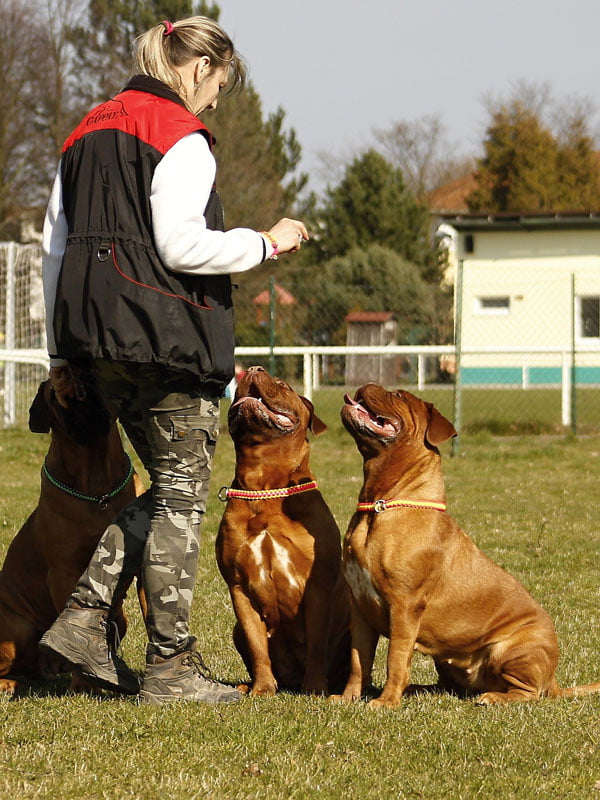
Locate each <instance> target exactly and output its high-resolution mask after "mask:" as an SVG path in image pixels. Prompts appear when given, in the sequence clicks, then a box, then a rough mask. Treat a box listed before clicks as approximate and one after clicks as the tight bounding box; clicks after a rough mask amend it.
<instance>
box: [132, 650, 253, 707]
mask: <svg viewBox="0 0 600 800" xmlns="http://www.w3.org/2000/svg"><path fill="white" fill-rule="evenodd" d="M241 697H242V695H241V694H240V693H239V692H238V690H237V689H234V688H233V686H227V685H226V684H224V683H219V681H216V680H215V679H214V678H212V677H211V676H210V670H209V669H208V667H207V666H206V665H205V663H204V661H203V660H202V657H201V655H200V653H198V652H197V651H196V650H195V648H194V647H192V648H191V649H190V650H185V651H184V652H183V653H178V654H177V655H176V656H172V657H171V658H161V657H160V656H157V655H151V656H148V658H147V660H146V671H145V672H144V678H143V681H142V689H141V691H140V702H141V703H147V704H148V705H154V706H158V705H162V704H163V703H173V702H177V701H187V702H189V703H211V704H214V703H235V702H236V701H237V700H239V699H240V698H241Z"/></svg>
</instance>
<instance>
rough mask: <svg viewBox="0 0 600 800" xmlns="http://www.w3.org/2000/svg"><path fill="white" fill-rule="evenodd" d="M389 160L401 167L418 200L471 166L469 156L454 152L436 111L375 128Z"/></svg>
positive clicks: (460, 174)
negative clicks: (385, 128)
mask: <svg viewBox="0 0 600 800" xmlns="http://www.w3.org/2000/svg"><path fill="white" fill-rule="evenodd" d="M375 136H376V138H377V140H378V141H379V143H380V144H381V146H382V148H383V154H384V155H385V156H386V157H387V158H388V159H389V161H390V162H391V163H392V164H393V165H394V166H395V167H398V168H399V169H400V170H402V174H403V176H404V180H405V181H406V184H407V186H408V187H409V189H410V190H411V192H412V193H413V195H414V196H415V198H416V199H417V200H419V201H420V202H425V201H426V199H427V196H428V195H429V194H430V193H431V192H433V191H434V190H435V189H438V188H439V187H440V186H443V185H444V184H446V183H449V182H450V181H453V180H455V179H456V178H461V177H462V176H463V175H465V174H467V173H469V172H470V171H471V169H472V161H473V159H471V158H470V157H467V156H464V155H460V154H458V155H457V147H456V145H452V144H450V142H448V140H447V138H446V126H445V125H444V123H443V122H442V121H441V119H440V117H439V115H438V114H430V115H427V116H424V117H421V118H420V119H416V120H403V121H400V122H396V123H395V124H394V125H393V126H392V128H390V129H389V130H379V131H375Z"/></svg>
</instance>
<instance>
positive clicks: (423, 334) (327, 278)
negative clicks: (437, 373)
mask: <svg viewBox="0 0 600 800" xmlns="http://www.w3.org/2000/svg"><path fill="white" fill-rule="evenodd" d="M308 272H309V275H310V280H306V275H304V276H303V279H302V280H299V281H298V282H297V284H296V285H295V286H293V291H294V293H295V294H296V295H297V297H298V299H299V300H300V302H301V304H303V305H304V306H305V307H306V309H307V312H306V319H305V323H304V331H303V338H304V340H305V341H307V342H309V343H311V344H323V343H327V344H345V341H346V324H345V317H346V315H347V314H348V313H349V312H350V311H355V310H360V311H392V312H394V313H395V314H396V316H397V319H398V340H399V342H410V343H411V344H416V343H420V342H423V341H431V323H432V320H431V315H430V309H431V308H432V305H433V295H434V294H435V293H436V291H437V290H436V288H435V287H433V286H431V285H430V284H427V283H426V282H425V280H424V279H423V278H422V276H421V275H420V274H419V271H418V270H417V269H415V267H414V265H413V264H411V263H410V262H408V261H407V260H406V259H405V258H403V257H402V256H401V255H400V254H399V253H398V252H396V251H394V250H391V249H390V248H388V247H383V246H382V245H380V244H369V245H367V246H366V247H365V248H364V249H363V248H359V247H356V248H353V249H351V250H349V251H348V252H346V253H345V254H344V255H340V256H336V257H334V258H332V259H331V260H329V261H327V262H325V263H324V264H320V265H319V267H318V268H317V267H314V268H313V269H312V271H311V270H309V271H308Z"/></svg>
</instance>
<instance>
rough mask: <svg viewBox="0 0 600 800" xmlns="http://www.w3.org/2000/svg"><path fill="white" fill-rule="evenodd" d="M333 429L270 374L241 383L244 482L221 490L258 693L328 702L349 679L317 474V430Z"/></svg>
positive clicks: (224, 547)
mask: <svg viewBox="0 0 600 800" xmlns="http://www.w3.org/2000/svg"><path fill="white" fill-rule="evenodd" d="M324 429H325V425H324V424H323V423H322V422H321V421H320V420H319V419H318V417H316V416H315V414H314V410H313V407H312V404H311V403H309V401H308V400H306V399H305V398H303V397H300V396H299V395H298V394H296V392H295V391H294V390H293V389H292V388H291V387H290V386H288V384H287V383H284V381H281V380H278V379H277V378H272V377H271V376H270V375H269V373H268V372H266V371H265V370H264V369H262V367H251V368H250V369H249V370H248V371H247V372H246V374H245V375H244V377H243V378H242V380H241V381H240V384H239V386H238V388H237V391H236V394H235V398H234V402H233V403H232V405H231V408H230V410H229V431H230V433H231V436H232V438H233V441H234V444H235V451H236V467H235V479H234V482H233V486H232V487H231V488H230V489H227V491H226V492H225V490H221V492H222V493H223V492H224V494H222V496H221V499H222V500H227V507H226V510H225V513H224V515H223V519H222V521H221V525H220V527H219V533H218V536H217V541H216V553H217V562H218V565H219V569H220V570H221V574H222V575H223V578H224V579H225V581H226V583H227V585H228V587H229V591H230V594H231V600H232V602H233V608H234V611H235V615H236V618H237V623H236V625H235V628H234V634H233V635H234V642H235V645H236V647H237V649H238V651H239V653H240V655H241V656H242V658H243V660H244V663H245V664H246V667H247V669H248V672H249V673H250V677H251V681H252V686H251V690H250V693H251V694H252V695H274V694H275V692H276V691H277V689H278V688H286V689H291V690H294V691H304V692H311V693H317V694H326V693H329V691H330V690H331V688H332V687H336V686H337V687H338V691H339V690H340V689H341V688H342V687H343V685H344V683H345V681H346V678H347V675H348V665H349V659H350V603H349V595H348V589H347V586H346V584H345V581H344V578H343V576H342V571H341V536H340V532H339V529H338V527H337V525H336V523H335V520H334V519H333V516H332V515H331V512H330V511H329V508H328V507H327V505H326V503H325V501H324V500H323V497H322V496H321V493H320V492H319V491H318V489H317V487H316V481H315V479H314V476H313V474H312V472H311V471H310V467H309V444H308V440H307V434H308V431H309V430H311V431H312V432H313V433H315V434H318V433H320V432H322V431H323V430H324ZM240 688H241V687H240ZM244 688H245V687H244ZM242 690H243V689H242Z"/></svg>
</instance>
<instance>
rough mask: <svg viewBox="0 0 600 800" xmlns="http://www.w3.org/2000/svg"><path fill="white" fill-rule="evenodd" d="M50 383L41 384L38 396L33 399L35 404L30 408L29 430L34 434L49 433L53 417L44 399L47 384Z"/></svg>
mask: <svg viewBox="0 0 600 800" xmlns="http://www.w3.org/2000/svg"><path fill="white" fill-rule="evenodd" d="M47 383H48V381H42V383H40V385H39V387H38V390H37V394H36V396H35V397H34V398H33V403H32V404H31V406H30V407H29V430H30V431H31V432H32V433H49V432H50V425H51V422H52V417H51V416H50V409H49V408H48V404H47V403H46V398H45V397H44V394H45V389H46V384H47Z"/></svg>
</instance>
